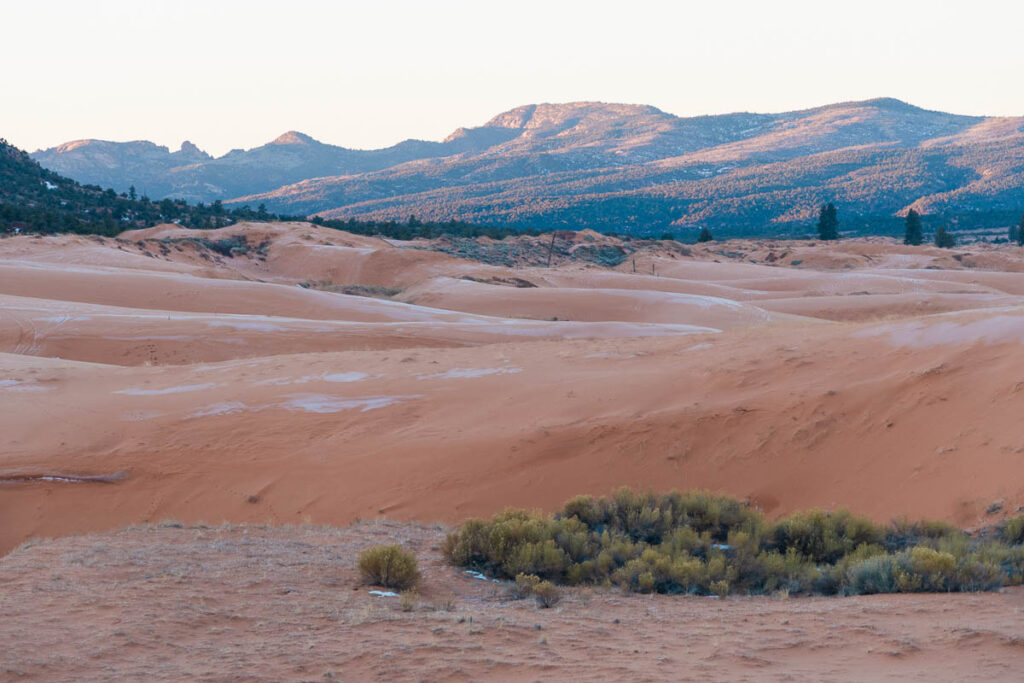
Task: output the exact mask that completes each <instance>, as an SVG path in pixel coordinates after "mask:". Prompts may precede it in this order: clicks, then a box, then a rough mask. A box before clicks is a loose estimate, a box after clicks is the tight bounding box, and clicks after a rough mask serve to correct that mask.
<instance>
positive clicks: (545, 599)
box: [533, 581, 562, 609]
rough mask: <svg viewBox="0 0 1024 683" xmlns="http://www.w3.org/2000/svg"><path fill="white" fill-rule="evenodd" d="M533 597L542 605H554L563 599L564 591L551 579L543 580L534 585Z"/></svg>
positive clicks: (545, 606)
mask: <svg viewBox="0 0 1024 683" xmlns="http://www.w3.org/2000/svg"><path fill="white" fill-rule="evenodd" d="M533 597H534V598H535V599H536V600H537V604H538V605H539V606H541V607H544V608H545V609H546V608H549V607H554V606H555V605H557V604H558V602H559V601H560V600H561V599H562V591H560V590H559V589H558V586H556V585H555V584H553V583H551V582H550V581H541V582H540V583H538V584H537V585H536V586H534V587H533Z"/></svg>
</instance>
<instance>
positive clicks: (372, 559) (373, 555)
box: [359, 545, 420, 590]
mask: <svg viewBox="0 0 1024 683" xmlns="http://www.w3.org/2000/svg"><path fill="white" fill-rule="evenodd" d="M359 571H360V573H361V574H362V575H363V579H364V580H366V581H367V582H368V583H372V584H374V585H377V586H384V587H385V588H397V589H399V590H407V589H410V588H413V587H415V586H416V584H417V583H419V580H420V571H419V568H418V566H417V564H416V556H415V555H413V554H412V553H411V552H410V551H408V550H406V549H405V548H403V547H402V546H400V545H375V546H373V547H371V548H367V549H366V550H364V551H363V552H362V553H360V554H359Z"/></svg>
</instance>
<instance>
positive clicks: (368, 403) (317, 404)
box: [281, 394, 422, 413]
mask: <svg viewBox="0 0 1024 683" xmlns="http://www.w3.org/2000/svg"><path fill="white" fill-rule="evenodd" d="M413 398H422V395H420V394H415V395H408V396H365V397H363V398H343V397H341V396H326V395H324V394H295V395H292V396H289V397H288V400H287V401H285V402H284V403H282V404H281V407H283V408H287V409H288V410H301V411H304V412H307V413H338V412H341V411H342V410H353V409H356V408H358V409H359V412H361V413H365V412H366V411H368V410H377V409H378V408H387V407H388V406H391V405H394V404H396V403H401V402H402V401H405V400H408V399H413Z"/></svg>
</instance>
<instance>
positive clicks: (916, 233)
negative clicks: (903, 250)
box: [903, 209, 924, 246]
mask: <svg viewBox="0 0 1024 683" xmlns="http://www.w3.org/2000/svg"><path fill="white" fill-rule="evenodd" d="M923 241H924V235H923V234H922V232H921V215H920V214H918V213H917V211H914V210H913V209H911V210H910V211H908V212H907V229H906V233H905V235H904V237H903V244H912V245H914V246H917V245H919V244H921V242H923Z"/></svg>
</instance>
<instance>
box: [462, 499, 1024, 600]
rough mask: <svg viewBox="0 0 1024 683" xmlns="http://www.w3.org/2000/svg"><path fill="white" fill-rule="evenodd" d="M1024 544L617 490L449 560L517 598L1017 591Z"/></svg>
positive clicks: (465, 534) (1013, 538)
mask: <svg viewBox="0 0 1024 683" xmlns="http://www.w3.org/2000/svg"><path fill="white" fill-rule="evenodd" d="M1022 541H1024V518H1015V519H1011V520H1008V521H1007V522H1006V523H1005V524H1004V525H1003V526H1002V527H1000V528H998V529H993V530H990V531H989V532H988V533H986V534H977V535H971V534H968V533H966V532H964V531H961V530H960V529H957V528H956V527H954V526H952V525H949V524H946V523H942V522H909V521H906V520H897V521H894V522H892V523H890V524H888V525H878V524H875V523H873V522H872V521H871V520H870V519H867V518H865V517H858V516H856V515H853V514H851V513H850V512H847V511H835V512H830V511H824V510H811V511H807V512H800V513H796V514H793V515H791V516H789V517H786V518H784V519H782V520H779V521H777V522H769V521H768V520H766V519H765V517H764V516H763V515H762V514H761V513H760V512H759V511H758V510H756V509H755V508H753V507H751V506H749V505H747V504H745V503H743V502H741V501H738V500H735V499H731V498H727V497H724V496H718V495H714V494H710V493H705V492H691V493H676V492H673V493H669V494H665V495H655V494H652V493H636V492H633V491H631V490H628V489H621V490H619V491H618V492H616V493H615V494H614V495H613V496H611V497H609V498H592V497H589V496H579V497H576V498H573V499H572V500H570V501H568V502H567V503H566V504H565V506H564V507H563V508H562V510H560V511H559V512H557V513H555V514H551V515H545V514H542V513H538V512H529V511H525V510H516V509H509V510H506V511H504V512H502V513H499V514H497V515H495V516H494V517H493V518H491V519H490V520H483V519H472V520H468V521H467V522H465V523H464V524H463V525H462V526H461V527H460V528H459V529H457V530H456V531H454V532H453V533H451V534H450V535H449V536H448V537H447V539H446V541H445V544H444V553H445V556H446V557H447V559H448V561H450V562H451V563H453V564H455V565H458V566H462V567H469V568H473V569H475V570H478V571H482V572H485V573H487V574H490V575H492V576H495V577H500V578H503V579H514V580H515V582H516V586H517V590H519V591H520V592H521V593H531V592H532V591H535V590H536V587H537V586H538V585H540V584H541V583H542V582H545V581H546V582H550V583H551V584H563V585H606V586H619V587H621V588H623V589H625V590H628V591H634V592H641V593H652V592H656V593H683V594H702V595H708V594H716V595H727V594H730V593H740V594H753V595H758V594H771V593H774V592H776V591H783V592H788V593H791V594H797V593H800V594H824V595H861V594H870V593H899V592H922V591H983V590H993V589H997V588H999V587H1001V586H1005V585H1011V584H1020V583H1021V581H1022V572H1024V547H1022V545H1021V543H1022Z"/></svg>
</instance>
